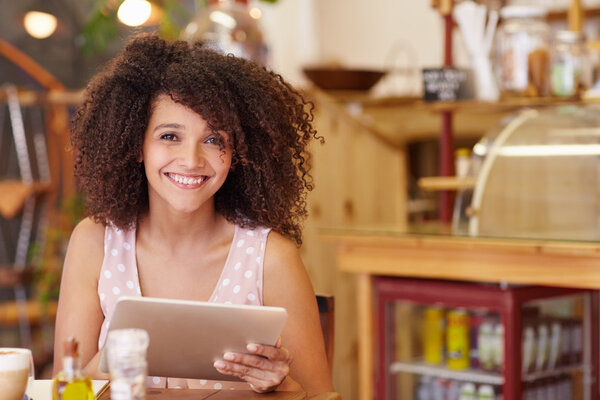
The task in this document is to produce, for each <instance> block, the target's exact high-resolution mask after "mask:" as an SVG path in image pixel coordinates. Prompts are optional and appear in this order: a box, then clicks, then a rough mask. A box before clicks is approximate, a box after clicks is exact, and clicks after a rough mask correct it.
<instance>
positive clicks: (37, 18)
mask: <svg viewBox="0 0 600 400" xmlns="http://www.w3.org/2000/svg"><path fill="white" fill-rule="evenodd" d="M23 23H24V25H25V30H26V31H27V33H29V34H30V35H31V36H33V37H34V38H36V39H45V38H47V37H48V36H50V35H52V34H53V33H54V31H55V30H56V25H57V20H56V17H55V16H54V15H52V14H48V13H45V12H41V11H29V12H28V13H27V14H25V17H24V18H23Z"/></svg>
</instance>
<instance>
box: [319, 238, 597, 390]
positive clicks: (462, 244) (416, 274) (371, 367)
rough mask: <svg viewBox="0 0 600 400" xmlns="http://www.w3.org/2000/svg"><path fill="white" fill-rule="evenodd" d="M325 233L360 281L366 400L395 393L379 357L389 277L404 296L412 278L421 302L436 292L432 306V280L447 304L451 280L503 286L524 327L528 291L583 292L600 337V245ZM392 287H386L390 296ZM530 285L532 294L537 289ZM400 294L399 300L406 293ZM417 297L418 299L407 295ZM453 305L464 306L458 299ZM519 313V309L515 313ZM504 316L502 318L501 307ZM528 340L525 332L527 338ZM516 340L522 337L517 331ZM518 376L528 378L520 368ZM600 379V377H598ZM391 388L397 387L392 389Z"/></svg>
mask: <svg viewBox="0 0 600 400" xmlns="http://www.w3.org/2000/svg"><path fill="white" fill-rule="evenodd" d="M321 233H322V234H321V239H323V240H324V241H327V242H330V243H334V245H335V248H336V263H337V268H338V269H339V270H340V271H342V272H346V273H350V274H353V275H354V276H355V279H356V284H357V292H356V296H357V304H358V307H357V324H358V337H359V345H358V347H359V357H358V363H359V398H360V399H361V400H367V399H373V398H378V399H379V400H383V398H380V397H382V396H384V395H383V393H389V388H378V387H376V386H377V385H378V383H377V382H379V381H380V380H381V379H382V376H383V375H385V374H387V372H386V371H380V369H381V368H379V370H378V367H379V366H380V365H384V364H382V363H381V360H379V359H378V357H377V354H384V352H381V351H380V350H382V349H381V346H384V345H385V343H381V341H382V340H383V339H382V338H383V332H381V330H382V329H384V328H385V327H386V323H385V321H384V322H382V319H384V318H385V315H378V314H381V313H382V312H383V311H381V309H378V308H377V307H378V306H379V307H381V304H379V305H378V304H377V301H378V299H379V298H380V297H382V296H383V295H382V293H383V292H381V291H380V289H381V288H382V287H381V286H380V283H381V282H384V283H385V280H386V279H387V278H392V279H390V281H391V282H392V287H394V286H393V285H394V283H393V282H394V280H395V279H397V282H398V283H397V284H396V287H397V288H399V289H398V290H399V291H403V290H404V289H405V288H407V287H408V286H406V284H405V283H406V282H403V281H402V279H405V278H408V279H410V280H411V281H410V284H411V285H413V284H414V285H417V289H416V292H417V293H416V295H417V297H419V296H418V295H419V293H418V292H419V289H418V285H419V284H421V285H422V289H421V292H424V291H425V292H426V291H429V292H428V293H426V296H429V297H430V298H429V300H430V301H431V302H432V304H433V303H434V300H435V296H436V293H430V292H431V290H432V288H429V287H428V286H427V285H430V284H431V282H438V283H441V284H442V286H439V287H436V289H435V290H438V293H439V296H440V297H439V298H440V300H441V299H443V298H444V293H443V292H444V290H445V289H444V287H445V286H443V285H444V282H446V283H448V284H450V285H451V284H452V283H453V282H454V283H457V284H459V285H460V284H464V285H466V286H465V287H466V288H468V287H469V286H468V284H467V283H468V282H485V283H487V284H492V285H488V286H495V288H496V289H497V290H500V291H503V292H499V293H500V295H501V296H505V297H506V298H507V303H506V304H509V305H508V306H506V307H507V309H506V310H505V311H507V313H506V315H504V314H502V318H503V320H505V317H506V316H509V317H507V318H513V316H515V315H516V316H517V318H518V319H515V321H516V323H517V325H516V326H517V327H518V328H520V327H521V326H520V323H521V322H520V309H519V310H518V311H516V309H515V308H514V307H516V306H517V305H518V304H519V302H518V301H515V300H514V296H517V297H518V296H520V297H519V298H521V299H526V298H528V299H529V300H531V299H532V298H533V297H532V296H530V295H528V294H527V293H528V291H529V292H530V293H535V295H539V296H541V297H544V296H550V295H552V294H556V295H566V294H573V293H575V292H577V290H580V291H581V293H585V294H586V295H587V294H589V295H590V299H591V301H588V305H590V306H591V312H592V314H593V315H592V319H591V320H592V323H591V329H592V330H591V333H590V334H591V335H596V336H597V325H598V319H597V312H598V310H597V296H596V294H595V293H596V292H595V291H594V290H585V289H596V290H597V289H600V244H599V243H597V242H582V241H577V242H575V241H557V240H544V239H508V238H506V239H505V238H481V237H476V238H475V237H466V236H465V237H457V236H452V235H443V234H430V233H429V234H427V233H406V232H405V231H402V230H395V229H393V228H392V229H387V230H386V229H381V228H375V229H327V230H324V231H322V232H321ZM415 278H416V279H415ZM382 279H383V281H382ZM387 283H389V282H387ZM436 284H437V283H436ZM403 285H404V286H403ZM389 286H390V285H388V286H387V287H388V289H386V290H388V292H389ZM473 287H474V288H476V287H477V286H476V285H473ZM529 287H531V288H532V289H531V290H529V289H528V288H529ZM515 288H516V289H515ZM496 289H494V290H496ZM450 290H456V293H458V294H459V296H462V295H461V294H460V293H461V288H458V287H453V288H452V289H450ZM467 290H468V289H467ZM571 290H572V292H571ZM517 291H518V292H517ZM523 293H525V295H523ZM388 294H389V293H388ZM392 294H394V293H393V292H392ZM395 294H396V295H397V297H402V295H403V293H395ZM388 297H389V296H388ZM392 297H394V296H392ZM409 298H410V296H408V297H407V299H409ZM420 298H423V297H422V296H420ZM445 298H448V296H446V297H445ZM396 300H397V298H396ZM409 300H410V299H409ZM413 300H414V299H413ZM475 301H476V300H475ZM451 303H453V304H459V303H456V302H452V301H451ZM511 307H512V310H509V308H511ZM594 307H595V308H594ZM588 308H589V307H588ZM497 310H498V311H499V312H500V313H502V308H501V307H500V306H499V308H497ZM378 311H379V312H378ZM512 311H516V312H512ZM511 335H513V334H512V333H511V332H506V337H507V338H508V337H510V336H511ZM520 335H521V334H520V331H519V333H518V338H519V340H520ZM513 336H514V337H516V336H517V335H516V333H514V335H513ZM508 341H509V340H507V342H508ZM514 345H515V343H512V344H511V346H513V347H511V349H507V350H509V351H511V352H515V353H517V354H518V356H517V360H520V358H518V357H520V348H519V349H517V350H518V351H517V350H515V349H514ZM592 350H593V351H592V353H593V357H592V359H590V360H588V362H589V365H587V364H586V366H585V367H586V368H588V367H590V366H591V365H597V358H598V357H597V353H598V349H597V346H596V345H595V344H594V347H593V348H592ZM509 357H510V356H509ZM517 373H519V374H520V369H519V371H518V372H517ZM595 374H596V375H597V371H595ZM517 378H518V375H517ZM506 379H508V378H507V377H505V376H500V377H498V382H500V384H502V383H503V382H504V383H506ZM509 381H510V380H509ZM386 385H388V386H389V383H386ZM516 385H517V386H516V388H517V389H515V388H511V389H510V390H511V391H514V390H517V391H519V393H520V390H521V389H522V388H523V386H521V385H522V383H521V382H520V380H519V382H518V383H517V384H516ZM523 385H524V384H523ZM504 390H506V387H505V388H504ZM591 390H597V389H595V388H592V389H591ZM385 397H388V396H387V395H386V396H385ZM504 398H507V397H506V396H505V397H504ZM509 398H512V397H509Z"/></svg>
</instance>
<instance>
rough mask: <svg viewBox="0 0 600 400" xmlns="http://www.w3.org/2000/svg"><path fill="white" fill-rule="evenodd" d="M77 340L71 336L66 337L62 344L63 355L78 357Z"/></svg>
mask: <svg viewBox="0 0 600 400" xmlns="http://www.w3.org/2000/svg"><path fill="white" fill-rule="evenodd" d="M78 347H79V342H78V341H77V339H75V338H74V337H73V336H71V337H70V338H68V339H67V340H66V341H65V344H64V356H65V357H73V358H77V357H79V352H78Z"/></svg>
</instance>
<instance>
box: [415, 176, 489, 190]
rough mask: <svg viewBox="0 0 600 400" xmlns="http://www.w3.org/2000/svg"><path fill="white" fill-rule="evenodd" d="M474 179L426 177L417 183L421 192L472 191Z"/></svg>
mask: <svg viewBox="0 0 600 400" xmlns="http://www.w3.org/2000/svg"><path fill="white" fill-rule="evenodd" d="M476 181H477V180H476V179H475V178H458V177H456V176H428V177H425V178H420V179H419V180H418V182H417V184H418V185H419V187H420V188H421V189H423V190H429V191H438V190H461V189H473V188H474V187H475V182H476Z"/></svg>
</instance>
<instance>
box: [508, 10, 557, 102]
mask: <svg viewBox="0 0 600 400" xmlns="http://www.w3.org/2000/svg"><path fill="white" fill-rule="evenodd" d="M500 16H501V18H502V23H501V24H500V28H499V30H498V35H497V67H498V81H499V82H498V83H499V86H500V90H501V94H502V95H503V96H504V97H507V96H508V97H511V96H545V95H547V94H548V92H549V64H550V60H549V59H550V27H549V25H548V23H547V22H546V20H545V17H546V10H545V9H543V8H540V7H535V6H507V7H504V8H502V9H501V10H500Z"/></svg>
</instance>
